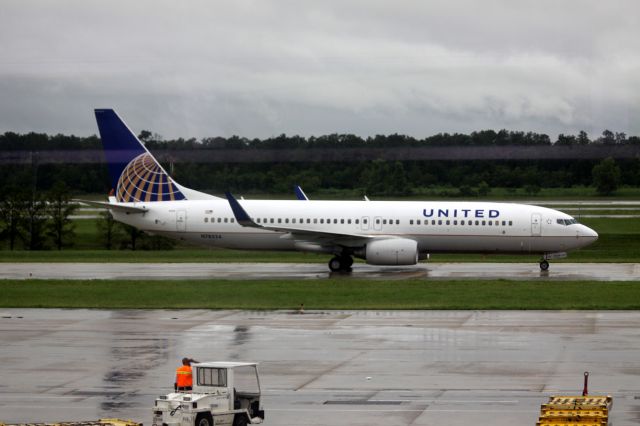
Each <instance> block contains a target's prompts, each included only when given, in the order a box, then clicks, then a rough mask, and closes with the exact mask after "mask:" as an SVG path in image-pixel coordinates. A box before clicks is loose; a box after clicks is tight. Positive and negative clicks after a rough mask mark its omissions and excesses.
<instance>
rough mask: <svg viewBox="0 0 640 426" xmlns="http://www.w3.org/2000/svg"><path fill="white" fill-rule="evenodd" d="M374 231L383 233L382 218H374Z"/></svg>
mask: <svg viewBox="0 0 640 426" xmlns="http://www.w3.org/2000/svg"><path fill="white" fill-rule="evenodd" d="M373 229H374V231H382V218H381V217H380V216H376V217H374V218H373Z"/></svg>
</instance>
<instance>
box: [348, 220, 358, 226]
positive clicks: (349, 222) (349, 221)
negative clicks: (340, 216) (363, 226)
mask: <svg viewBox="0 0 640 426" xmlns="http://www.w3.org/2000/svg"><path fill="white" fill-rule="evenodd" d="M356 223H358V219H356ZM347 224H349V225H351V219H347Z"/></svg>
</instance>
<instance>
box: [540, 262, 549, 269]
mask: <svg viewBox="0 0 640 426" xmlns="http://www.w3.org/2000/svg"><path fill="white" fill-rule="evenodd" d="M540 269H541V270H543V271H546V270H548V269H549V262H547V261H546V260H543V261H542V262H540Z"/></svg>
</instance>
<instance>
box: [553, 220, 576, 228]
mask: <svg viewBox="0 0 640 426" xmlns="http://www.w3.org/2000/svg"><path fill="white" fill-rule="evenodd" d="M556 222H558V223H559V224H560V225H564V226H568V225H573V224H576V223H578V221H577V220H575V219H574V218H571V219H556Z"/></svg>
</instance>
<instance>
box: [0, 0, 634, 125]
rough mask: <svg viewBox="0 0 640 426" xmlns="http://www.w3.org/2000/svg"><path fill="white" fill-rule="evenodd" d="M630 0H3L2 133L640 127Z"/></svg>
mask: <svg viewBox="0 0 640 426" xmlns="http://www.w3.org/2000/svg"><path fill="white" fill-rule="evenodd" d="M638 12H640V6H638V5H637V3H636V2H632V1H619V2H609V3H606V4H605V3H604V2H599V1H578V0H567V1H562V2H558V1H549V0H545V1H518V2H513V1H506V0H487V1H482V2H478V1H471V0H457V1H429V2H422V1H401V2H388V1H378V0H375V1H374V0H367V1H364V0H362V1H346V2H345V1H325V2H300V1H249V0H238V1H228V2H223V1H218V2H210V1H188V2H170V1H150V0H141V1H136V2H128V1H110V2H87V1H81V0H74V1H71V0H66V1H65V0H63V1H57V2H44V1H42V2H40V1H8V2H5V3H3V14H2V15H0V39H2V40H3V41H4V42H3V43H2V44H0V58H2V59H0V90H1V93H2V94H3V96H2V98H1V99H0V114H1V115H0V131H8V130H13V131H27V130H38V131H47V132H65V133H76V134H91V133H95V125H94V124H93V120H92V117H91V111H92V109H93V108H95V107H110V106H113V107H116V108H118V109H119V111H120V112H121V114H122V115H123V116H124V117H125V118H126V120H127V121H128V122H129V123H130V125H131V126H132V127H133V128H135V129H143V128H144V129H151V130H153V131H155V132H157V133H160V134H162V135H164V136H166V137H177V136H184V137H190V136H196V137H202V136H213V135H231V134H239V135H243V136H247V137H254V136H255V137H265V136H269V135H274V134H279V133H289V134H293V133H298V134H302V135H319V134H326V133H333V132H349V133H357V134H360V135H363V136H367V135H373V134H376V133H392V132H399V133H407V134H412V135H415V136H418V137H422V136H427V135H430V134H433V133H436V132H469V131H473V130H478V129H484V128H503V127H504V128H509V129H518V130H525V131H528V130H532V131H540V132H547V133H550V134H552V135H554V134H557V133H569V132H576V131H578V130H580V129H585V130H587V131H589V132H590V133H600V132H601V131H602V129H604V128H610V129H613V130H617V131H625V132H627V133H629V134H638V133H640V131H639V130H640V128H639V126H640V124H638V120H637V118H638V105H639V104H640V102H639V101H640V96H639V95H638V93H637V90H636V88H637V87H640V86H639V83H640V77H639V76H640V74H639V73H638V68H640V53H639V52H640V50H639V49H638V48H639V47H640V27H639V26H638V25H637V24H638V18H637V17H638V16H640V13H638Z"/></svg>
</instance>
